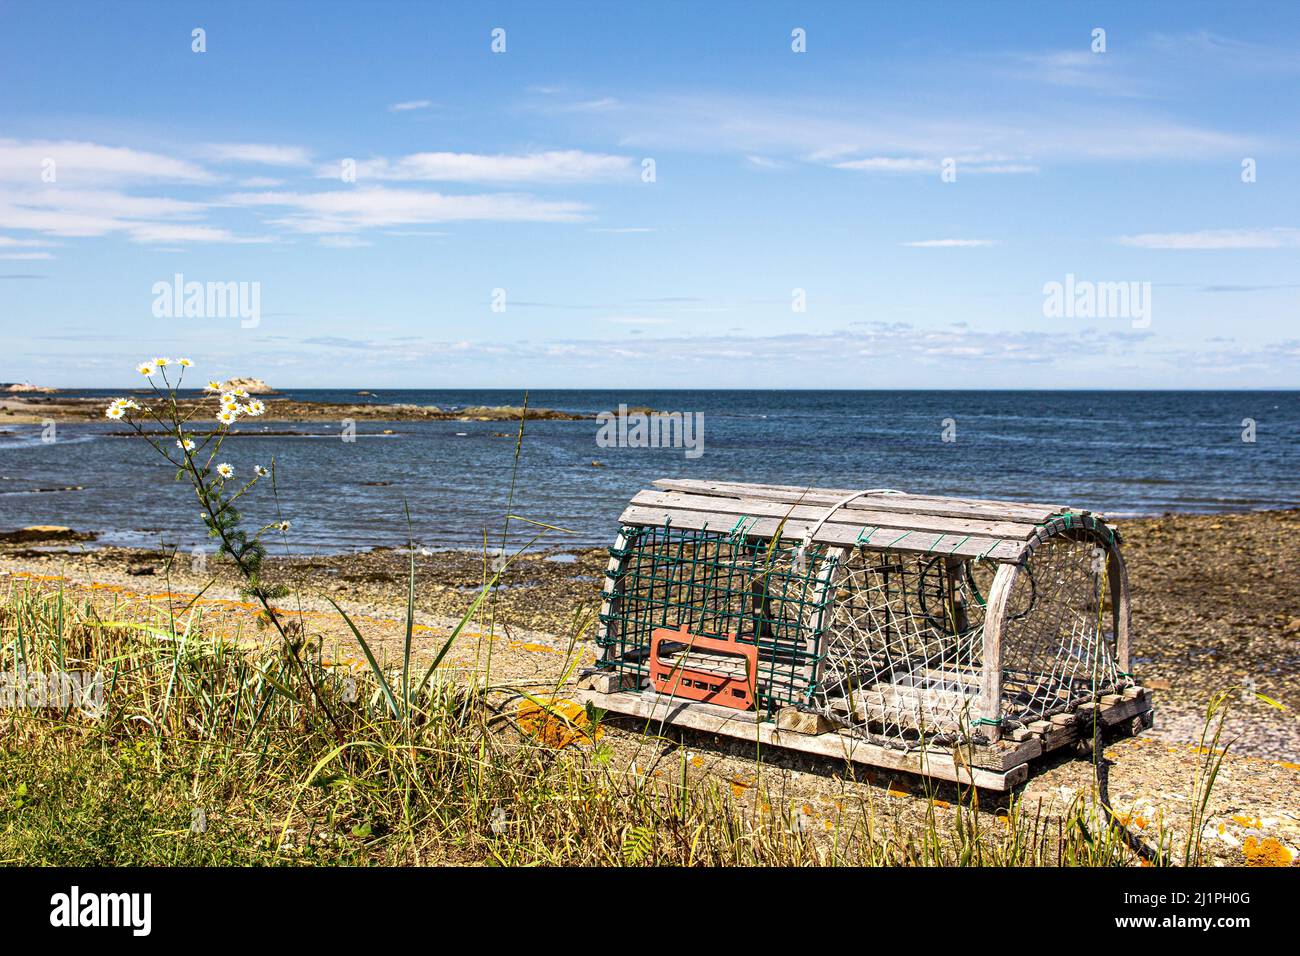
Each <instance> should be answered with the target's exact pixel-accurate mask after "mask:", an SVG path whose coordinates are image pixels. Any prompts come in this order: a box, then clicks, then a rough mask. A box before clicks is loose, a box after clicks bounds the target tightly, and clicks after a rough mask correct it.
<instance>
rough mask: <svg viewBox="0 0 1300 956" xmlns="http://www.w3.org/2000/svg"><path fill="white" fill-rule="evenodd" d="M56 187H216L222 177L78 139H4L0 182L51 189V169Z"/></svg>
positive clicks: (153, 155)
mask: <svg viewBox="0 0 1300 956" xmlns="http://www.w3.org/2000/svg"><path fill="white" fill-rule="evenodd" d="M49 161H53V167H52V170H53V173H54V177H55V183H56V184H62V185H72V186H96V185H108V184H122V183H129V182H147V183H157V182H159V181H165V182H172V183H212V182H216V181H217V179H218V177H216V176H214V175H213V174H212V173H210V172H208V171H207V170H206V169H204V168H203V167H202V166H198V165H196V164H194V163H190V162H187V161H185V160H182V159H174V158H172V157H170V156H163V155H161V154H159V153H151V152H146V151H143V150H138V149H128V148H125V147H120V146H102V145H100V144H98V143H86V142H80V141H76V140H17V139H3V138H0V181H5V182H13V183H30V184H32V185H33V186H37V187H39V186H42V185H47V184H46V183H45V181H44V180H43V179H42V173H43V172H44V171H45V170H47V169H50V168H51V167H50V163H49Z"/></svg>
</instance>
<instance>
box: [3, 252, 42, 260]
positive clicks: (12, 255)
mask: <svg viewBox="0 0 1300 956" xmlns="http://www.w3.org/2000/svg"><path fill="white" fill-rule="evenodd" d="M53 258H54V254H53V253H50V252H0V259H21V260H24V261H27V260H37V259H53Z"/></svg>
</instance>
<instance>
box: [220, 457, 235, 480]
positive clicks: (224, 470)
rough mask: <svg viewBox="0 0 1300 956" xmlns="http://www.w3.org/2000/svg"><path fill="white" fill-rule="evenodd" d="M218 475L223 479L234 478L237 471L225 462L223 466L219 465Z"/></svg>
mask: <svg viewBox="0 0 1300 956" xmlns="http://www.w3.org/2000/svg"><path fill="white" fill-rule="evenodd" d="M217 474H218V475H220V476H221V477H222V478H233V477H234V476H235V469H234V468H232V467H231V466H230V465H228V464H226V463H225V462H224V461H223V462H222V463H221V464H219V465H217Z"/></svg>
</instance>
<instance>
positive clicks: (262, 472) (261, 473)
mask: <svg viewBox="0 0 1300 956" xmlns="http://www.w3.org/2000/svg"><path fill="white" fill-rule="evenodd" d="M253 474H255V475H257V477H259V478H265V477H266V476H267V475H269V474H270V472H269V471H267V470H266V469H265V468H263V467H262V466H261V465H254V466H253Z"/></svg>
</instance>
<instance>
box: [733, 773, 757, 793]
mask: <svg viewBox="0 0 1300 956" xmlns="http://www.w3.org/2000/svg"><path fill="white" fill-rule="evenodd" d="M752 786H753V783H752V782H750V781H749V780H746V779H745V778H744V777H732V778H731V792H732V794H733V795H734V796H737V797H743V796H744V795H745V791H746V790H748V789H749V788H750V787H752Z"/></svg>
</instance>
